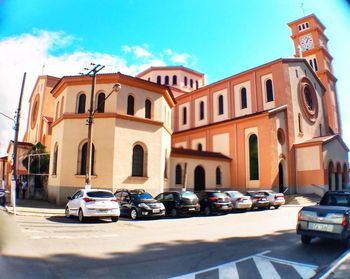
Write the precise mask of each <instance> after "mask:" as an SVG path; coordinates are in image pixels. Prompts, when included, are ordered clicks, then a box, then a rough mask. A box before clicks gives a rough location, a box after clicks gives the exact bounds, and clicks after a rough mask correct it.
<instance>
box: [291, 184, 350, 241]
mask: <svg viewBox="0 0 350 279" xmlns="http://www.w3.org/2000/svg"><path fill="white" fill-rule="evenodd" d="M349 222H350V192H346V191H328V192H326V193H325V194H324V196H323V197H322V199H321V201H320V203H319V204H317V205H314V206H306V207H303V208H302V209H301V210H300V211H299V214H298V223H297V234H299V235H300V236H301V242H302V243H303V244H310V242H311V240H312V239H313V238H315V237H322V238H333V239H339V240H341V241H342V242H344V244H346V246H348V245H349V238H350V225H349Z"/></svg>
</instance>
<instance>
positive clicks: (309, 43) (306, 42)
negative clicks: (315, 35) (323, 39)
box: [300, 35, 314, 51]
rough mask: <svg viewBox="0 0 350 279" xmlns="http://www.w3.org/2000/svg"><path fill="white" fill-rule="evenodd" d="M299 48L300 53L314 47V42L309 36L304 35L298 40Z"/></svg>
mask: <svg viewBox="0 0 350 279" xmlns="http://www.w3.org/2000/svg"><path fill="white" fill-rule="evenodd" d="M300 46H301V49H302V51H305V50H309V49H312V48H313V47H314V41H313V39H312V36H311V35H306V36H303V37H301V38H300Z"/></svg>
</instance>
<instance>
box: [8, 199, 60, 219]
mask: <svg viewBox="0 0 350 279" xmlns="http://www.w3.org/2000/svg"><path fill="white" fill-rule="evenodd" d="M6 209H7V212H9V213H11V214H13V207H12V206H10V205H7V206H6ZM16 215H20V216H43V217H49V216H59V215H60V216H63V215H64V206H57V205H55V204H52V203H49V202H47V201H41V200H22V199H18V200H17V202H16Z"/></svg>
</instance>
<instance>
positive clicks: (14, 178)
mask: <svg viewBox="0 0 350 279" xmlns="http://www.w3.org/2000/svg"><path fill="white" fill-rule="evenodd" d="M26 75H27V73H24V75H23V81H22V88H21V95H20V97H19V103H18V108H17V110H16V114H15V127H14V129H15V139H14V141H13V152H12V162H13V166H12V189H11V197H12V202H11V204H12V206H13V214H15V215H16V198H17V197H16V183H17V142H18V133H19V124H20V118H21V107H22V99H23V91H24V84H25V81H26Z"/></svg>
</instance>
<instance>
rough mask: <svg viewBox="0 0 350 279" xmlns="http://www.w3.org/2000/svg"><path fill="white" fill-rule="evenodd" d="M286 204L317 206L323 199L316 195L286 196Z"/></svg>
mask: <svg viewBox="0 0 350 279" xmlns="http://www.w3.org/2000/svg"><path fill="white" fill-rule="evenodd" d="M285 198H286V204H289V205H306V204H310V205H311V204H316V203H317V202H319V201H320V199H321V197H319V196H318V195H315V194H304V195H301V194H294V195H286V196H285Z"/></svg>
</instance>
